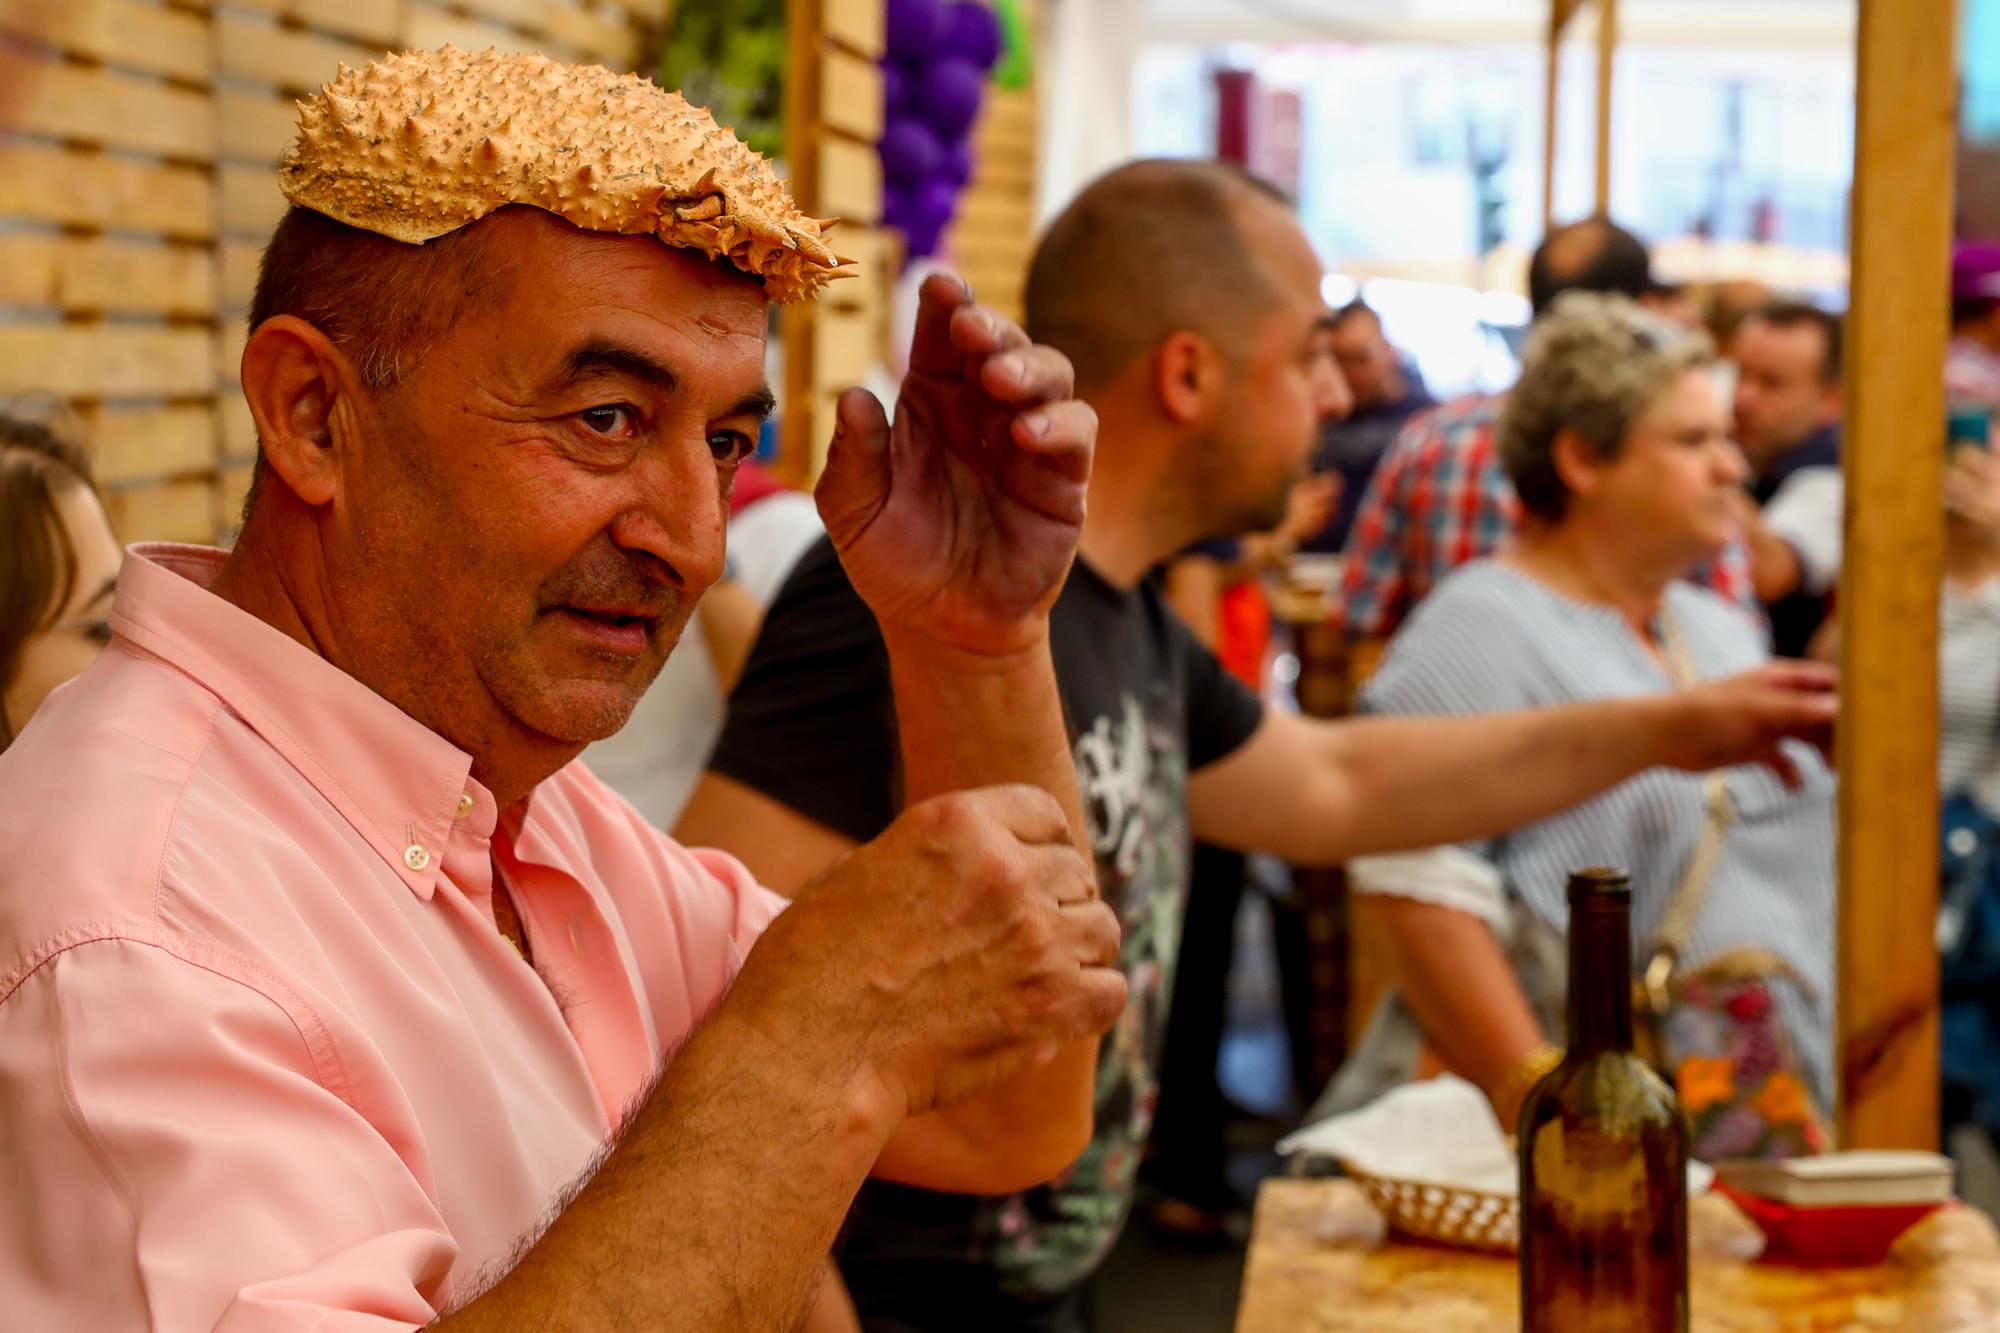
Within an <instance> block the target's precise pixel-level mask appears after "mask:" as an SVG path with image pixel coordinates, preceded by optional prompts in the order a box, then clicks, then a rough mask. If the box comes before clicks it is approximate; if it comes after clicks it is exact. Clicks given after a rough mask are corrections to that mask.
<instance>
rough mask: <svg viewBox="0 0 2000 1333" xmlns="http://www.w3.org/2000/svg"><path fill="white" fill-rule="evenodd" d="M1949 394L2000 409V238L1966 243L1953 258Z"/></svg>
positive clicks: (1947, 355) (1946, 365) (1946, 385)
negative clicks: (1996, 240)
mask: <svg viewBox="0 0 2000 1333" xmlns="http://www.w3.org/2000/svg"><path fill="white" fill-rule="evenodd" d="M1944 388H1945V394H1946V395H1947V396H1948V397H1949V398H1950V399H1951V400H1952V401H1953V402H1954V403H1970V404H1974V405H1977V406H1978V407H1979V408H1981V409H1982V410H1984V411H1985V412H1986V413H1987V414H1988V415H1991V414H1993V413H1995V412H2000V242H1993V241H1967V242H1965V243H1964V244H1962V245H1960V246H1959V247H1958V249H1957V250H1956V251H1954V252H1953V254H1952V257H1951V343H1950V345H1949V346H1947V347H1946V349H1945V357H1944Z"/></svg>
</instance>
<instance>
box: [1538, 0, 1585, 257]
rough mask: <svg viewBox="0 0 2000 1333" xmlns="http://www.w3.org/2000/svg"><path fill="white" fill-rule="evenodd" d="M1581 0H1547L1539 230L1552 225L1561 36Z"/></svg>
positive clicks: (1559, 97) (1553, 226) (1559, 93)
mask: <svg viewBox="0 0 2000 1333" xmlns="http://www.w3.org/2000/svg"><path fill="white" fill-rule="evenodd" d="M1582 3H1583V0H1549V49H1548V61H1547V68H1546V69H1545V70H1544V71H1543V73H1544V76H1545V78H1544V83H1543V88H1542V230H1543V231H1544V232H1549V231H1554V230H1555V225H1556V138H1557V136H1556V120H1557V117H1558V114H1559V113H1560V112H1561V110H1562V36H1563V29H1564V28H1566V27H1568V26H1569V21H1570V18H1571V16H1573V15H1574V14H1575V13H1576V11H1577V9H1578V7H1579V6H1580V5H1582Z"/></svg>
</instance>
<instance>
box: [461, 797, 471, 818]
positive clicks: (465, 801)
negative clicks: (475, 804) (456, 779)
mask: <svg viewBox="0 0 2000 1333" xmlns="http://www.w3.org/2000/svg"><path fill="white" fill-rule="evenodd" d="M471 813H472V793H471V792H469V791H462V792H460V793H459V794H458V817H459V818H460V819H463V818H465V817H466V816H467V815H469V814H471Z"/></svg>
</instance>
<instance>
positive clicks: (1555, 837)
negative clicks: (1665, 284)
mask: <svg viewBox="0 0 2000 1333" xmlns="http://www.w3.org/2000/svg"><path fill="white" fill-rule="evenodd" d="M1710 359H1711V352H1710V344H1709V342H1708V339H1707V338H1706V336H1704V335H1701V334H1682V333H1679V332H1677V331H1675V330H1672V329H1670V328H1669V327H1667V326H1666V325H1664V324H1662V323H1660V322H1658V321H1655V320H1653V319H1652V318H1650V317H1648V316H1647V315H1645V314H1644V313H1642V312H1641V311H1640V310H1639V309H1638V308H1637V307H1636V306H1634V305H1633V304H1632V303H1631V302H1629V301H1624V300H1620V299H1617V298H1612V297H1603V296H1589V295H1583V294H1572V295H1569V296H1567V297H1565V298H1564V299H1563V300H1562V301H1560V302H1558V303H1557V304H1556V305H1555V307H1554V309H1553V312H1551V313H1548V314H1546V315H1545V316H1544V318H1543V321H1542V322H1541V323H1539V324H1538V325H1537V327H1536V330H1535V333H1534V336H1533V338H1532V340H1531V341H1530V344H1529V349H1528V355H1527V360H1526V365H1525V367H1524V370H1523V373H1522V377H1521V380H1520V382H1519V384H1518V385H1517V386H1516V387H1515V389H1514V391H1513V393H1512V394H1511V395H1510V396H1509V398H1508V401H1507V406H1506V410H1505V413H1504V416H1503V417H1502V420H1501V422H1500V426H1499V431H1500V442H1499V450H1500V454H1501V457H1502V458H1503V459H1504V461H1505V463H1506V467H1507V471H1508V474H1509V476H1510V477H1511V479H1512V481H1513V483H1514V487H1515V489H1516V491H1517V492H1518V493H1519V495H1520V498H1521V503H1522V505H1523V507H1524V509H1525V511H1526V515H1525V517H1524V520H1523V524H1522V529H1521V532H1520V536H1519V539H1518V541H1517V542H1515V543H1514V544H1513V545H1511V546H1510V547H1509V548H1508V549H1506V550H1505V551H1504V552H1503V553H1501V554H1500V555H1498V556H1497V557H1495V558H1492V559H1487V560H1480V561H1477V562H1474V563H1471V564H1468V565H1467V566H1466V567H1465V568H1464V569H1462V570H1460V571H1459V572H1458V573H1457V574H1455V575H1453V576H1452V577H1451V578H1450V579H1448V580H1446V582H1445V583H1444V584H1443V586H1442V587H1440V588H1439V589H1438V591H1437V592H1436V593H1434V594H1432V596H1431V597H1429V598H1428V599H1426V601H1425V602H1424V604H1423V605H1422V606H1421V607H1419V608H1418V609H1417V611H1416V613H1415V615H1414V616H1413V617H1412V618H1411V619H1410V621H1409V622H1408V623H1407V624H1406V625H1405V626H1404V628H1403V630H1402V631H1401V633H1400V634H1399V635H1398V636H1397V638H1396V639H1395V640H1394V641H1393V642H1392V643H1391V645H1390V647H1389V651H1388V655H1387V657H1386V658H1385V660H1384V662H1383V664H1382V667H1381V670H1380V672H1379V673H1378V674H1377V675H1376V676H1375V678H1374V679H1373V680H1372V681H1371V682H1370V684H1369V686H1368V689H1367V691H1366V693H1365V695H1364V696H1363V701H1362V708H1363V711H1364V712H1369V713H1377V714H1485V713H1499V712H1504V711H1507V710H1510V709H1517V708H1524V707H1529V708H1541V707H1550V706H1555V705H1559V704H1565V703H1575V702H1580V701H1584V700H1590V699H1605V698H1620V697H1635V696H1647V695H1664V694H1667V693H1669V692H1671V691H1674V690H1676V689H1679V688H1682V687H1683V686H1684V685H1685V684H1688V683H1692V682H1693V681H1695V680H1702V681H1705V680H1710V679H1713V678H1716V677H1719V676H1724V675H1729V674H1733V673H1735V672H1739V671H1742V670H1745V669H1747V668H1750V667H1753V666H1756V665H1757V664H1759V663H1760V662H1763V661H1764V660H1765V659H1766V657H1767V656H1768V653H1767V649H1766V647H1765V643H1764V636H1763V632H1762V627H1761V626H1760V625H1759V624H1758V623H1757V622H1756V621H1755V620H1754V619H1753V618H1752V617H1751V616H1750V615H1749V614H1747V613H1746V612H1744V611H1743V610H1742V609H1741V608H1740V607H1737V606H1735V605H1732V604H1731V603H1729V602H1728V601H1726V600H1724V599H1722V598H1720V597H1717V596H1716V595H1714V594H1713V593H1711V592H1709V591H1707V590H1705V589H1701V588H1697V587H1695V586H1694V585H1692V584H1690V583H1687V582H1685V581H1684V579H1685V575H1686V573H1687V571H1688V570H1689V569H1691V568H1693V567H1694V566H1695V565H1696V564H1697V563H1699V562H1701V561H1703V560H1706V559H1712V558H1713V557H1714V556H1715V554H1716V553H1717V552H1718V551H1719V550H1721V548H1722V547H1723V545H1724V544H1725V543H1727V542H1728V541H1729V540H1730V538H1731V535H1732V533H1733V531H1734V528H1735V523H1736V518H1735V512H1734V506H1735V495H1736V493H1737V492H1738V491H1739V490H1740V489H1741V487H1742V485H1743V482H1744V479H1745V469H1744V462H1743V458H1742V455H1741V454H1740V453H1739V452H1738V451H1737V449H1736V447H1735V446H1734V445H1733V444H1732V443H1731V442H1730V440H1729V436H1728V433H1727V430H1726V429H1725V426H1724V417H1723V412H1722V407H1721V404H1720V402H1719V401H1718V400H1717V398H1716V396H1715V390H1714V384H1713V381H1712V379H1711V378H1710V376H1709V374H1708V368H1709V362H1710ZM1786 755H1787V758H1788V760H1789V761H1790V764H1791V766H1792V767H1793V769H1794V772H1793V777H1794V778H1795V780H1796V782H1797V784H1798V785H1797V786H1796V788H1795V789H1790V790H1788V789H1787V787H1786V785H1785V784H1784V783H1783V782H1782V781H1780V779H1779V778H1778V777H1776V776H1774V775H1773V774H1772V773H1771V772H1769V771H1766V770H1764V769H1758V768H1737V769H1732V770H1729V771H1728V772H1727V774H1726V775H1725V776H1724V778H1723V787H1724V789H1725V790H1726V794H1727V796H1728V798H1729V800H1730V803H1731V804H1732V805H1733V808H1734V818H1733V823H1732V822H1729V821H1726V820H1722V821H1716V820H1715V816H1714V815H1713V814H1712V813H1711V802H1712V801H1714V800H1715V799H1717V798H1715V797H1712V796H1711V795H1710V794H1709V793H1708V792H1707V791H1705V782H1704V779H1703V778H1700V777H1694V776H1687V775H1683V774H1678V773H1666V772H1662V771H1658V770H1655V771H1653V772H1650V773H1646V774H1642V775H1641V776H1639V777H1637V778H1634V779H1632V780H1630V781H1628V782H1626V783H1623V784H1622V785H1620V786H1618V787H1616V788H1613V789H1612V790H1611V791H1610V792H1608V793H1606V794H1605V795H1604V796H1602V797H1599V798H1597V799H1596V800H1593V801H1590V802H1587V803H1585V804H1583V805H1580V806H1577V807H1574V808H1572V809H1570V810H1568V811H1565V812H1564V813H1562V814H1559V815H1556V816H1554V817H1552V818H1549V819H1545V820H1542V821H1541V822H1539V823H1535V824H1531V825H1528V826H1526V827H1522V828H1518V829H1516V830H1514V831H1513V832H1511V833H1508V834H1505V835H1503V836H1501V837H1498V838H1493V839H1489V840H1486V841H1482V842H1475V843H1468V844H1463V845H1460V846H1457V847H1451V848H1442V849H1438V850H1436V851H1435V852H1432V853H1419V854H1414V855H1412V856H1406V857H1370V858H1361V859H1359V860H1357V861H1355V862H1354V863H1353V865H1352V867H1351V873H1352V877H1353V883H1354V886H1355V892H1356V897H1355V899H1354V911H1355V918H1356V928H1357V930H1365V931H1369V932H1371V933H1372V934H1373V936H1374V937H1375V938H1377V939H1378V940H1379V941H1381V942H1382V944H1383V945H1384V946H1385V953H1386V956H1387V958H1388V959H1389V960H1390V964H1391V973H1392V976H1393V992H1392V995H1391V997H1390V998H1389V999H1388V1000H1387V1001H1385V1002H1384V1003H1383V1004H1382V1005H1381V1006H1380V1007H1379V1008H1378V1009H1377V1011H1376V1014H1375V1016H1374V1018H1373V1020H1372V1022H1371V1024H1370V1026H1369V1030H1368V1034H1367V1036H1366V1037H1365V1038H1364V1039H1363V1043H1362V1046H1361V1048H1360V1050H1359V1051H1358V1052H1357V1054H1356V1056H1355V1057H1354V1058H1353V1059H1352V1060H1351V1061H1350V1062H1349V1064H1348V1066H1347V1067H1346V1068H1345V1069H1344V1070H1343V1071H1342V1072H1341V1074H1340V1075H1339V1076H1338V1077H1337V1078H1336V1079H1335V1081H1334V1083H1333V1084H1332V1086H1331V1087H1330V1088H1329V1090H1328V1093H1327V1095H1326V1097H1324V1098H1323V1099H1322V1101H1321V1104H1320V1106H1319V1107H1317V1108H1315V1113H1316V1114H1318V1115H1324V1114H1328V1113H1331V1112H1334V1111H1338V1110H1344V1109H1349V1108H1352V1107H1354V1106H1357V1105H1360V1104H1363V1103H1365V1102H1367V1101H1370V1100H1373V1098H1374V1097H1375V1096H1377V1095H1379V1094H1380V1093H1381V1092H1383V1091H1385V1090H1386V1089H1388V1088H1389V1087H1392V1086H1394V1085H1396V1084H1398V1083H1401V1082H1404V1081H1407V1080H1409V1079H1412V1078H1416V1077H1421V1076H1424V1075H1425V1074H1426V1073H1428V1072H1432V1071H1434V1070H1436V1069H1438V1068H1443V1069H1448V1070H1450V1071H1452V1072H1454V1073H1457V1074H1459V1075H1461V1076H1463V1077H1465V1078H1467V1079H1469V1080H1471V1081H1472V1082H1474V1083H1476V1084H1478V1085H1479V1086H1480V1087H1481V1088H1483V1089H1485V1090H1486V1092H1487V1094H1488V1096H1489V1097H1490V1098H1491V1099H1492V1101H1493V1103H1494V1107H1495V1109H1496V1111H1497V1113H1498V1114H1499V1116H1500V1118H1501V1123H1503V1124H1507V1123H1511V1119H1512V1117H1513V1115H1514V1114H1515V1112H1516V1110H1517V1107H1518V1103H1519V1100H1520V1097H1521V1095H1522V1094H1523V1093H1524V1092H1525V1091H1526V1090H1527V1088H1528V1086H1529V1085H1530V1084H1531V1083H1532V1081H1533V1076H1534V1074H1535V1071H1536V1070H1537V1068H1538V1067H1545V1065H1544V1064H1542V1063H1541V1062H1542V1061H1544V1060H1545V1058H1546V1055H1547V1044H1548V1042H1549V1040H1550V1036H1551V1034H1554V1033H1560V1032H1561V1031H1562V1028H1561V1026H1560V1023H1561V1014H1562V1009H1561V1004H1562V979H1563V967H1562V961H1561V960H1562V958H1563V953H1562V951H1561V935H1562V931H1563V929H1564V926H1565V923H1566V921H1567V914H1566V909H1565V906H1564V902H1563V897H1562V893H1563V883H1564V877H1565V875H1566V874H1567V873H1568V872H1569V871H1570V870H1572V869H1574V868H1575V867H1577V866H1580V865H1619V866H1629V867H1630V868H1631V870H1632V872H1633V894H1634V903H1633V929H1634V942H1635V955H1636V956H1637V957H1639V958H1644V957H1646V956H1647V954H1648V953H1649V952H1650V948H1649V946H1650V943H1651V941H1652V939H1653V935H1654V932H1655V930H1656V929H1658V928H1659V926H1660V923H1661V920H1662V917H1663V914H1664V913H1665V910H1666V907H1667V904H1668V901H1669V899H1670V898H1671V897H1673V896H1675V895H1676V894H1677V892H1678V891H1679V890H1680V888H1681V884H1682V879H1683V874H1684V871H1686V868H1687V867H1688V866H1689V864H1690V861H1691V860H1692V859H1693V858H1694V856H1695V853H1696V849H1697V847H1699V846H1701V845H1702V844H1703V843H1704V841H1706V836H1705V835H1706V830H1707V829H1708V828H1709V826H1710V824H1711V822H1712V821H1715V822H1719V823H1721V825H1722V828H1723V832H1722V833H1721V841H1720V843H1719V846H1718V847H1717V849H1716V854H1715V860H1714V863H1713V870H1712V872H1711V873H1710V875H1709V882H1708V886H1707V889H1706V892H1705V897H1704V899H1703V905H1702V907H1701V910H1700V912H1699V915H1698V916H1697V918H1696V919H1695V922H1694V927H1693V934H1692V937H1691V939H1690V941H1689V944H1688V947H1687V949H1686V950H1685V953H1684V959H1685V961H1686V962H1687V963H1688V964H1690V965H1699V964H1700V963H1702V962H1703V961H1704V960H1705V959H1708V958H1711V957H1713V956H1715V955H1717V954H1719V953H1722V952H1724V951H1729V950H1734V949H1738V948H1742V947H1745V946H1754V947H1756V948H1759V949H1761V950H1764V951H1767V952H1768V953H1769V954H1770V955H1772V956H1773V957H1775V958H1777V959H1779V960H1782V962H1783V963H1784V965H1785V966H1786V968H1787V969H1789V973H1790V974H1791V975H1794V976H1796V977H1798V978H1800V980H1799V981H1798V983H1797V984H1795V985H1794V984H1786V983H1779V984H1777V985H1776V986H1775V987H1774V989H1775V990H1776V992H1777V993H1776V996H1775V999H1776V1013H1777V1014H1778V1016H1779V1017H1780V1018H1781V1019H1782V1022H1783V1032H1784V1034H1785V1035H1786V1036H1788V1037H1789V1039H1790V1042H1791V1044H1792V1045H1793V1046H1794V1048H1795V1050H1796V1051H1797V1053H1798V1054H1799V1056H1800V1057H1802V1060H1803V1073H1804V1077H1805V1079H1806V1081H1807V1083H1809V1085H1810V1087H1811V1089H1812V1092H1813V1093H1814V1095H1815V1096H1816V1097H1817V1098H1818V1104H1819V1105H1821V1106H1826V1105H1829V1104H1830V1102H1829V1101H1828V1098H1829V1096H1830V1094H1831V1091H1832V1086H1831V1080H1832V1029H1831V1007H1830V999H1831V996H1832V994H1833V991H1832V985H1833V909H1834V897H1833V894H1834V884H1833V797H1834V783H1833V778H1832V774H1831V772H1830V771H1829V769H1828V768H1827V766H1826V764H1825V763H1824V762H1823V761H1822V760H1821V758H1820V756H1819V755H1818V754H1817V753H1814V752H1812V751H1811V750H1809V749H1806V748H1804V747H1800V746H1795V745H1789V744H1788V745H1787V747H1786ZM1773 1076H1774V1077H1775V1075H1773ZM1688 1109H1689V1111H1690V1114H1694V1113H1695V1112H1696V1111H1697V1110H1699V1109H1701V1108H1700V1107H1698V1106H1697V1105H1696V1104H1694V1103H1692V1102H1691V1103H1690V1105H1689V1107H1688ZM1748 1149H1749V1145H1748V1144H1745V1145H1744V1150H1745V1151H1747V1150H1748Z"/></svg>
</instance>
